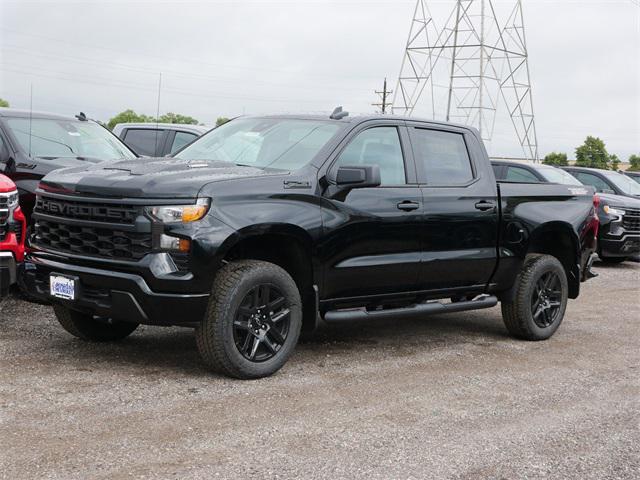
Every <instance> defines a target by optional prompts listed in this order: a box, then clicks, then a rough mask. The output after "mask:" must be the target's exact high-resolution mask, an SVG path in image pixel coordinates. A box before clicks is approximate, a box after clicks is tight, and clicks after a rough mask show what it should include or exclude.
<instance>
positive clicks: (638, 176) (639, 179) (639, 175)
mask: <svg viewBox="0 0 640 480" xmlns="http://www.w3.org/2000/svg"><path fill="white" fill-rule="evenodd" d="M624 174H625V175H626V176H627V177H629V178H630V179H631V180H633V181H635V182H636V183H640V172H630V171H628V170H627V171H626V172H624Z"/></svg>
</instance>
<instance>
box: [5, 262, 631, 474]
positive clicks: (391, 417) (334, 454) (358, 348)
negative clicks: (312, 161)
mask: <svg viewBox="0 0 640 480" xmlns="http://www.w3.org/2000/svg"><path fill="white" fill-rule="evenodd" d="M596 271H598V272H599V273H600V277H599V278H596V279H594V280H592V281H590V282H588V283H587V284H584V285H583V292H582V296H581V297H580V299H579V300H577V301H573V302H571V303H570V304H569V308H568V310H567V316H566V317H565V321H564V324H563V325H562V327H561V328H560V330H559V331H558V332H557V333H556V335H555V336H554V337H553V338H552V339H551V340H549V341H547V342H540V343H528V342H521V341H516V340H513V339H511V338H509V337H508V336H507V334H506V330H505V328H504V327H503V324H502V320H501V317H500V310H499V308H494V309H490V310H484V311H479V312H471V313H463V314H451V315H448V316H445V315H442V316H436V317H427V318H425V319H423V320H420V321H401V322H400V321H399V322H391V321H389V322H375V323H369V324H362V323H355V324H349V325H341V326H339V327H337V326H332V327H325V328H323V329H322V330H321V331H320V332H319V334H318V335H317V336H316V337H315V338H313V339H312V340H310V341H307V342H305V343H302V344H301V345H299V347H298V349H297V353H296V354H295V355H294V357H293V358H292V359H291V360H290V362H289V363H288V364H287V365H286V366H285V368H284V369H283V370H281V372H280V373H279V374H277V375H276V376H274V377H272V378H268V379H263V380H258V381H251V382H242V381H235V380H230V379H227V378H222V377H218V376H215V375H212V374H209V373H208V372H207V371H205V370H204V369H203V368H202V366H201V365H200V363H199V361H198V355H197V352H196V348H195V343H194V338H193V332H192V331H191V330H188V329H177V328H172V329H163V328H157V327H156V328H153V327H141V328H140V329H139V330H137V331H136V333H134V334H133V335H132V336H131V337H129V338H128V339H127V340H125V341H123V342H122V343H119V344H112V345H92V344H87V343H83V342H81V341H79V340H76V339H74V338H73V337H71V336H69V335H68V334H66V333H65V332H64V331H63V330H62V328H61V327H59V326H58V325H57V322H56V321H55V319H54V317H53V313H52V310H51V309H50V308H49V307H45V306H38V305H31V304H27V303H25V302H22V301H19V300H18V299H16V298H14V297H10V298H8V299H6V300H4V302H3V303H1V304H0V362H1V363H0V365H1V368H0V477H1V478H6V479H12V480H13V479H19V478H28V479H34V478H77V479H88V478H105V479H106V478H108V479H119V478H250V477H255V478H380V479H391V478H479V479H480V478H482V479H485V478H508V479H512V478H558V479H566V478H576V479H604V478H629V479H631V478H634V479H637V478H640V348H639V347H640V342H639V338H640V334H639V324H640V264H637V263H635V264H634V263H624V264H622V265H618V266H611V267H610V266H605V265H602V264H597V265H596Z"/></svg>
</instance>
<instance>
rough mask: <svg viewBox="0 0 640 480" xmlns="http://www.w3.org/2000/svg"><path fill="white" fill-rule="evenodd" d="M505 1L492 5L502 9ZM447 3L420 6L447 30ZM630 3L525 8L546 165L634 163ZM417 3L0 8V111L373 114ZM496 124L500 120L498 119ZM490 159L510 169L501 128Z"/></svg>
mask: <svg viewBox="0 0 640 480" xmlns="http://www.w3.org/2000/svg"><path fill="white" fill-rule="evenodd" d="M513 1H514V0H502V1H498V0H494V2H495V3H498V4H510V3H513ZM454 3H455V2H454V0H438V1H430V2H428V4H429V5H431V7H432V11H433V14H434V17H436V19H438V18H441V19H442V21H444V20H445V19H446V16H447V15H448V13H449V11H450V10H451V8H452V7H453V5H454ZM639 3H640V2H638V0H600V1H595V0H580V1H578V0H575V1H568V0H525V1H524V13H525V23H526V28H527V31H526V33H527V42H528V48H529V55H530V69H531V77H532V85H533V102H534V108H535V114H536V124H537V129H538V141H539V146H540V153H541V154H542V155H544V154H546V153H548V152H550V151H553V150H555V151H564V152H567V153H569V156H570V158H571V157H572V156H573V150H574V149H575V147H576V146H577V145H578V144H580V143H581V142H582V141H583V140H584V138H585V136H586V135H597V136H600V137H601V138H602V139H603V140H604V141H605V142H606V144H607V147H608V149H609V151H610V152H612V153H616V154H618V155H619V156H620V157H621V158H622V159H624V160H626V159H627V157H628V156H629V155H630V154H631V153H640V6H638V4H639ZM414 5H415V1H414V0H406V1H405V0H386V1H385V0H369V1H364V0H315V1H314V0H289V1H287V0H275V1H271V0H264V1H258V0H254V1H249V0H234V1H231V0H229V1H224V0H210V1H200V2H181V1H175V0H174V1H162V0H154V1H145V2H141V1H105V0H103V1H90V0H82V1H73V2H70V1H40V2H36V1H28V0H19V1H11V0H0V97H1V98H4V99H6V100H9V101H10V102H11V106H13V107H18V108H28V107H29V89H30V85H33V92H34V93H33V108H34V110H45V111H54V112H59V113H65V114H73V113H77V112H78V111H80V110H82V111H84V112H86V113H87V115H89V116H91V117H93V118H97V119H101V120H108V119H109V118H110V117H111V116H113V115H114V114H116V113H117V112H120V111H122V110H124V109H126V108H132V109H134V110H136V111H137V112H141V113H146V114H152V115H155V112H156V104H157V100H158V82H159V72H162V89H161V96H160V111H161V113H164V112H176V113H183V114H186V115H191V116H193V117H195V118H197V119H198V120H200V121H201V122H204V123H206V124H212V123H214V122H215V119H216V117H218V116H235V115H241V114H243V113H246V114H251V113H266V112H277V113H280V112H327V111H331V110H332V109H333V107H334V106H336V105H344V107H345V109H346V110H349V111H350V112H357V113H368V112H373V111H374V107H372V106H371V105H370V104H371V103H373V102H375V101H376V95H375V94H374V90H376V89H380V88H381V86H382V80H383V78H384V77H385V76H386V77H388V79H389V81H390V84H391V85H390V86H391V87H392V88H393V87H395V82H396V79H397V77H398V72H399V69H400V62H401V61H402V56H403V50H404V46H405V43H406V40H407V34H408V29H409V25H410V21H411V18H412V14H413V9H414ZM504 114H505V112H504V110H503V111H502V112H498V115H499V116H500V115H504ZM490 152H491V153H492V154H493V155H497V156H500V155H520V154H521V151H520V150H519V149H518V146H517V142H516V141H515V133H514V131H513V130H512V127H511V125H510V123H508V121H505V118H502V119H501V120H499V121H498V122H497V124H496V132H495V134H494V137H493V141H492V144H491V145H490Z"/></svg>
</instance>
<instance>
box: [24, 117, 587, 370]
mask: <svg viewBox="0 0 640 480" xmlns="http://www.w3.org/2000/svg"><path fill="white" fill-rule="evenodd" d="M33 218H34V225H33V234H32V236H31V238H30V245H31V247H32V248H33V251H32V252H31V253H30V254H29V255H28V257H27V259H26V262H25V270H24V275H23V277H22V278H23V282H24V283H25V284H26V287H27V288H28V289H29V290H30V291H31V292H32V293H33V294H34V295H37V296H39V297H41V298H43V299H48V300H50V301H52V302H54V309H55V313H56V316H57V318H58V320H59V321H60V323H61V324H62V326H63V327H64V328H65V329H66V330H67V331H68V332H70V333H71V334H72V335H75V336H77V337H79V338H82V339H85V340H93V341H109V340H118V339H121V338H124V337H126V336H127V335H129V334H130V333H131V332H133V331H134V330H135V329H136V327H137V326H138V324H141V323H144V324H153V325H183V326H193V327H196V339H197V346H198V350H199V351H200V354H201V356H202V358H203V360H204V361H205V363H206V364H207V365H208V366H209V367H211V368H212V369H215V370H218V371H222V372H224V373H226V374H228V375H232V376H235V377H239V378H256V377H262V376H265V375H270V374H272V373H273V372H275V371H276V370H278V369H279V368H280V367H281V366H282V365H283V364H284V363H285V362H286V360H287V359H288V358H289V356H290V355H291V353H292V351H293V349H294V347H295V345H296V342H297V340H298V336H299V334H300V331H301V329H303V330H306V331H311V330H313V329H314V328H315V326H316V322H317V321H318V318H319V317H322V318H324V320H325V321H327V322H340V321H344V320H354V319H361V320H367V319H375V318H384V317H391V318H397V319H401V318H406V317H410V316H423V315H426V314H428V313H434V312H460V311H464V310H473V309H479V308H487V307H492V306H494V305H496V303H497V302H498V301H499V300H500V301H501V302H502V315H503V318H504V321H505V324H506V326H507V329H508V330H509V331H510V332H511V333H512V334H513V335H515V336H517V337H519V338H524V339H529V340H542V339H546V338H549V337H550V336H551V335H553V333H554V332H555V331H556V330H557V328H558V327H559V325H560V323H561V321H562V318H563V316H564V311H565V308H566V305H567V299H568V298H576V297H577V296H578V294H579V291H580V282H581V281H583V280H585V279H586V278H588V277H589V266H590V262H591V254H592V252H593V251H594V247H595V231H596V229H597V222H598V220H597V216H596V212H595V210H594V202H593V191H592V189H591V188H586V187H584V186H573V185H569V186H567V185H554V184H546V185H545V184H514V183H503V184H498V183H496V180H495V177H494V175H493V171H492V169H491V164H490V163H489V159H488V157H487V154H486V151H485V149H484V146H483V144H482V142H481V140H480V136H479V134H478V132H477V131H475V130H474V129H471V128H468V127H463V126H457V125H451V124H445V123H437V122H429V121H419V120H416V119H411V118H406V119H405V118H400V117H388V116H373V117H358V118H349V117H345V113H344V112H340V111H336V112H334V114H333V115H332V116H331V117H319V116H266V117H248V118H238V119H235V120H232V121H230V122H228V123H226V124H224V125H223V126H221V127H219V128H217V129H215V130H212V131H211V132H209V133H207V134H206V135H204V136H202V137H200V138H199V139H198V140H196V141H195V142H194V143H192V144H191V145H190V146H188V147H186V148H185V149H184V150H182V151H181V152H179V153H178V154H177V156H176V158H160V159H147V160H145V161H144V162H137V161H122V162H116V163H110V164H102V165H93V166H88V167H87V168H71V169H65V170H60V171H57V172H54V173H52V174H50V175H47V177H45V178H44V180H43V181H42V183H41V186H40V188H39V189H38V199H37V205H36V208H35V212H34V215H33Z"/></svg>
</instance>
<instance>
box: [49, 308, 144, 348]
mask: <svg viewBox="0 0 640 480" xmlns="http://www.w3.org/2000/svg"><path fill="white" fill-rule="evenodd" d="M53 311H54V313H55V315H56V318H57V319H58V322H59V323H60V325H62V328H64V329H65V330H66V331H67V332H69V333H70V334H71V335H73V336H74V337H78V338H81V339H82V340H87V341H91V342H115V341H117V340H122V339H123V338H126V337H128V336H129V335H131V333H133V331H134V330H135V329H136V328H138V324H137V323H130V322H122V321H118V320H110V319H109V320H102V319H98V318H96V317H94V316H93V315H89V314H86V313H81V312H77V311H75V310H70V309H68V308H66V307H63V306H62V305H54V307H53Z"/></svg>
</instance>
